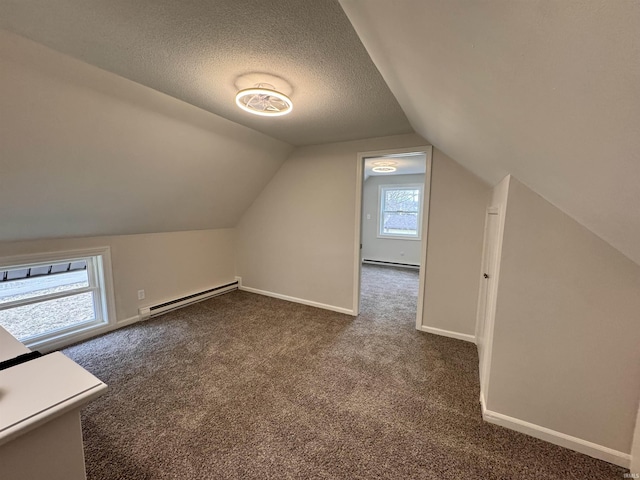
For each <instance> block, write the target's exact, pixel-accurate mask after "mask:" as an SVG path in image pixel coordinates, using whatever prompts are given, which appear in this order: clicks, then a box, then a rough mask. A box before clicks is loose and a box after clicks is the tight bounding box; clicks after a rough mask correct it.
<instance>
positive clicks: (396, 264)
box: [362, 258, 420, 270]
mask: <svg viewBox="0 0 640 480" xmlns="http://www.w3.org/2000/svg"><path fill="white" fill-rule="evenodd" d="M362 263H368V264H371V265H386V266H388V267H402V268H415V269H416V270H420V265H416V264H415V263H399V262H385V261H382V260H369V259H366V258H364V259H362Z"/></svg>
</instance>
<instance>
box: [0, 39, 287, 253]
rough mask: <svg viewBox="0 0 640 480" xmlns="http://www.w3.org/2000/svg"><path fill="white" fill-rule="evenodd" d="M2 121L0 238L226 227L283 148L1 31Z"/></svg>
mask: <svg viewBox="0 0 640 480" xmlns="http://www.w3.org/2000/svg"><path fill="white" fill-rule="evenodd" d="M230 102H233V99H232V98H231V99H230ZM0 112H1V113H0V146H1V153H0V225H1V228H0V241H12V240H24V239H27V238H30V239H34V238H54V237H55V238H57V237H75V236H95V235H116V234H131V233H153V232H162V231H186V230H200V229H210V228H228V227H234V226H235V224H236V223H237V221H238V220H239V218H240V216H241V214H242V213H243V212H244V211H245V210H246V208H247V207H248V206H249V205H250V204H251V203H252V202H253V200H254V199H255V197H256V196H257V195H258V193H259V192H260V191H261V190H262V189H263V188H264V186H265V185H266V184H267V182H268V181H269V180H270V178H271V177H272V176H273V174H274V173H275V172H276V170H277V169H278V168H279V166H280V164H281V163H282V162H283V161H284V159H285V158H286V156H288V155H289V153H290V152H291V150H292V147H291V146H290V145H287V144H285V143H283V142H280V141H277V140H274V139H273V138H270V137H267V136H266V135H263V134H261V133H258V132H256V131H254V130H251V129H249V128H246V127H243V126H240V125H238V124H235V123H233V122H230V121H228V120H225V119H223V118H221V117H218V116H216V115H213V114H211V113H208V112H205V111H204V110H201V109H199V108H196V107H194V106H192V105H189V104H187V103H184V102H182V101H179V100H176V99H175V98H172V97H169V96H167V95H164V94H162V93H159V92H157V91H155V90H152V89H150V88H147V87H144V86H142V85H139V84H137V83H134V82H132V81H129V80H126V79H124V78H121V77H118V76H117V75H114V74H112V73H109V72H105V71H104V70H100V69H98V68H96V67H93V66H91V65H88V64H85V63H82V62H80V61H78V60H75V59H72V58H70V57H67V56H65V55H62V54H60V53H58V52H55V51H53V50H50V49H48V48H46V47H44V46H42V45H38V44H36V43H33V42H31V41H29V40H26V39H24V38H21V37H18V36H16V35H13V34H10V33H8V32H5V31H2V30H0Z"/></svg>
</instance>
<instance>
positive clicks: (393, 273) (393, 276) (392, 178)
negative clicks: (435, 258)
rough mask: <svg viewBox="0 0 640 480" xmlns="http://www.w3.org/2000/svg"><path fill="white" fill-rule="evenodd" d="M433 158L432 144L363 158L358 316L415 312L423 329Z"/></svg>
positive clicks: (360, 159) (356, 268) (359, 201)
mask: <svg viewBox="0 0 640 480" xmlns="http://www.w3.org/2000/svg"><path fill="white" fill-rule="evenodd" d="M431 154H432V148H431V147H430V146H425V147H419V148H409V149H396V150H385V151H376V152H363V153H359V154H358V184H357V188H356V192H357V198H356V204H357V209H356V231H357V232H356V242H357V244H356V246H355V248H356V252H355V259H356V265H355V266H354V285H355V287H354V290H355V291H354V312H355V314H356V315H357V314H358V313H359V312H360V311H361V309H372V310H375V311H378V312H380V311H382V312H385V311H388V312H389V314H390V315H392V314H393V312H400V311H404V313H405V314H406V313H408V312H407V310H408V309H411V316H414V315H415V318H416V328H418V329H420V328H421V326H422V316H423V308H422V306H423V303H424V272H425V263H426V249H427V230H428V218H429V214H428V210H429V192H430V184H431ZM402 317H407V315H402Z"/></svg>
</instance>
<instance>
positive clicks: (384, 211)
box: [378, 184, 423, 240]
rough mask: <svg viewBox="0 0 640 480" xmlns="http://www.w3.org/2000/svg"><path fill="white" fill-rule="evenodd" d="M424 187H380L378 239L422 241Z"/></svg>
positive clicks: (416, 185) (418, 185)
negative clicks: (421, 225)
mask: <svg viewBox="0 0 640 480" xmlns="http://www.w3.org/2000/svg"><path fill="white" fill-rule="evenodd" d="M422 189H423V185H421V184H415V185H380V196H379V199H380V202H379V203H380V215H379V229H378V237H382V238H404V239H411V240H420V236H421V235H420V231H421V230H420V224H421V217H422V214H421V210H422Z"/></svg>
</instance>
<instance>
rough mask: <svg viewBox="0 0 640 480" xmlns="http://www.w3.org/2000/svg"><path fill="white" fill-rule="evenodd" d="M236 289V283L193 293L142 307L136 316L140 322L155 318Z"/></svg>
mask: <svg viewBox="0 0 640 480" xmlns="http://www.w3.org/2000/svg"><path fill="white" fill-rule="evenodd" d="M237 289H238V282H237V281H235V282H232V283H227V284H226V285H221V286H219V287H215V288H210V289H209V290H204V291H202V292H198V293H194V294H192V295H187V296H185V297H180V298H176V299H175V300H169V301H168V302H164V303H160V304H158V305H151V306H149V307H142V308H140V309H139V310H138V314H139V315H140V320H146V319H148V318H153V317H157V316H158V315H162V314H164V313H167V312H170V311H172V310H177V309H178V308H182V307H186V306H187V305H191V304H193V303H197V302H201V301H203V300H207V299H209V298H212V297H217V296H218V295H222V294H223V293H227V292H231V291H233V290H237Z"/></svg>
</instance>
